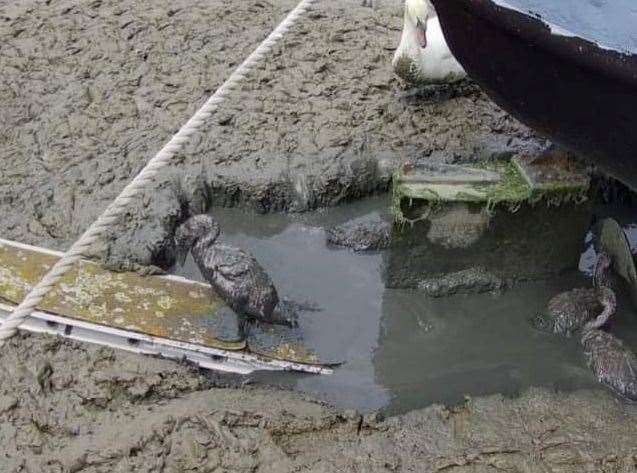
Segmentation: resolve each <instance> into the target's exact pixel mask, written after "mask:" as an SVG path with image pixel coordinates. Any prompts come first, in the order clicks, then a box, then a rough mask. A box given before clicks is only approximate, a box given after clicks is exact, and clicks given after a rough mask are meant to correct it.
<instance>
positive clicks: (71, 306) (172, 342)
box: [0, 239, 331, 374]
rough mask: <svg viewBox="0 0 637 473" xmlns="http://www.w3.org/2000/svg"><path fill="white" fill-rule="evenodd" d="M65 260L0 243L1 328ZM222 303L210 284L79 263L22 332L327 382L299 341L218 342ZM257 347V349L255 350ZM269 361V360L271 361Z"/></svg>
mask: <svg viewBox="0 0 637 473" xmlns="http://www.w3.org/2000/svg"><path fill="white" fill-rule="evenodd" d="M61 256H62V253H60V252H57V251H53V250H49V249H45V248H39V247H35V246H30V245H26V244H23V243H18V242H13V241H9V240H3V239H0V320H2V319H3V318H4V317H6V316H7V315H8V314H9V313H10V311H11V310H12V309H13V307H15V306H16V305H17V304H18V303H19V302H20V300H21V299H22V298H23V297H24V295H25V294H26V293H27V292H28V291H29V289H30V288H31V287H32V285H33V284H35V283H36V282H37V281H38V280H39V279H40V277H41V276H42V275H43V274H44V273H45V272H46V271H48V269H50V267H51V266H52V265H53V264H54V263H55V261H57V259H59V258H60V257H61ZM222 307H223V302H222V301H221V299H220V298H219V297H218V296H217V295H216V294H215V293H214V291H213V290H212V288H211V287H210V286H208V285H207V284H204V283H201V282H197V281H191V280H188V279H185V278H182V277H179V276H172V275H168V276H148V277H144V276H140V275H138V274H136V273H118V272H112V271H108V270H105V269H103V268H101V267H100V266H99V265H97V264H96V263H94V262H91V261H82V262H81V263H80V264H78V265H77V266H76V267H75V268H74V270H73V271H72V272H70V273H69V274H68V275H67V276H65V277H64V279H63V280H62V281H61V282H60V283H59V284H58V285H57V286H56V287H55V289H54V290H52V291H51V292H50V293H49V294H48V295H47V297H46V298H45V299H44V301H43V302H42V304H41V305H40V306H39V307H38V310H37V311H36V312H34V313H33V314H32V316H30V317H29V318H28V319H27V320H26V321H25V323H24V324H23V325H22V326H21V328H22V329H23V330H27V331H30V332H37V333H48V334H52V335H59V336H62V337H65V338H70V339H74V340H80V341H84V342H89V343H95V344H99V345H105V346H109V347H113V348H118V349H123V350H127V351H131V352H135V353H140V354H147V355H155V356H162V357H165V358H170V359H178V360H183V359H185V360H188V361H189V362H192V363H194V364H196V365H198V366H200V367H202V368H206V369H214V370H219V371H226V372H234V373H240V374H247V373H250V372H252V371H257V370H276V371H286V370H287V371H300V372H308V373H318V374H326V373H330V372H331V369H330V368H329V367H328V366H327V365H326V364H323V363H321V361H320V360H319V359H318V357H317V356H316V355H315V354H313V353H312V352H311V351H310V350H308V349H306V348H305V347H303V346H302V344H300V342H299V341H298V340H296V341H290V340H289V339H286V340H285V341H281V342H280V343H281V344H285V346H273V347H271V348H270V349H269V350H267V351H266V352H264V351H263V350H262V349H261V350H257V351H259V354H257V353H254V352H252V351H251V350H250V348H249V345H250V340H248V343H247V344H246V343H245V342H242V343H235V344H228V343H224V342H221V341H219V340H217V339H216V338H215V321H216V320H215V314H216V313H217V311H218V310H219V309H220V308H222ZM256 345H257V344H256V343H255V346H256ZM268 355H269V356H268Z"/></svg>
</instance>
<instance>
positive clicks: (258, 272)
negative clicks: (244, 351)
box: [175, 214, 279, 322]
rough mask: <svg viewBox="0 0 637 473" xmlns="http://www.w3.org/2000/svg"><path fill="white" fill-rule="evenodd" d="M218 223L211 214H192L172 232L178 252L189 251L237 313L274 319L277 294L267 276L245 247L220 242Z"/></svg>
mask: <svg viewBox="0 0 637 473" xmlns="http://www.w3.org/2000/svg"><path fill="white" fill-rule="evenodd" d="M219 234H220V229H219V225H218V223H217V222H216V221H215V220H214V219H213V218H212V216H210V215H206V214H202V215H195V216H193V217H191V218H189V219H188V220H187V221H186V222H184V223H183V224H182V225H181V226H180V227H179V228H178V229H177V232H176V234H175V242H176V245H177V251H178V254H180V256H181V257H182V259H183V258H185V254H187V252H188V250H190V252H191V253H192V256H193V259H194V260H195V263H197V266H198V267H199V270H200V271H201V273H202V275H203V276H204V278H205V279H206V281H208V283H209V284H210V285H211V286H212V287H213V288H214V289H215V291H216V292H217V293H218V294H219V296H221V297H222V298H223V299H224V301H225V302H226V303H227V304H228V305H229V306H230V307H231V308H232V309H233V310H234V311H236V312H237V313H240V314H244V315H247V316H249V317H254V318H256V319H259V320H261V321H265V322H273V312H274V308H275V307H276V306H277V304H278V303H279V296H278V294H277V291H276V288H275V286H274V283H273V282H272V279H271V278H270V276H269V275H268V274H267V273H266V272H265V270H264V269H263V267H262V266H261V265H260V264H259V262H258V261H257V260H256V258H255V257H254V256H253V255H252V254H251V253H249V252H248V251H246V250H243V249H241V248H237V247H235V246H232V245H229V244H226V243H223V242H219V241H218V238H219Z"/></svg>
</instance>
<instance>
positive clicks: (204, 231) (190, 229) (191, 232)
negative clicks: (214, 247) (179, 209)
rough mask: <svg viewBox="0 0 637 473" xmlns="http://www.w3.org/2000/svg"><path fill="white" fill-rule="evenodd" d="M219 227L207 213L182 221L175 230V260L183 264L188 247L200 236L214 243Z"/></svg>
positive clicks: (219, 230) (217, 236) (219, 231)
mask: <svg viewBox="0 0 637 473" xmlns="http://www.w3.org/2000/svg"><path fill="white" fill-rule="evenodd" d="M220 233H221V228H220V227H219V224H218V223H217V221H216V220H215V219H214V218H212V216H211V215H208V214H200V215H195V216H193V217H190V218H189V219H188V220H186V221H185V222H184V223H182V224H181V225H179V227H178V228H177V231H176V232H175V249H176V252H177V262H178V263H179V264H180V265H183V264H184V262H185V261H186V256H188V252H189V251H190V248H192V246H193V245H194V244H195V243H197V241H198V240H199V239H201V238H205V239H206V241H208V242H210V243H214V242H215V241H216V240H217V238H219V234H220Z"/></svg>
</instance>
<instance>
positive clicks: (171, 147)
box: [0, 0, 318, 347]
mask: <svg viewBox="0 0 637 473" xmlns="http://www.w3.org/2000/svg"><path fill="white" fill-rule="evenodd" d="M317 1H318V0H302V1H301V2H300V3H299V4H298V5H297V6H296V7H295V8H294V10H292V11H291V12H290V13H289V14H288V16H287V17H285V19H284V20H283V21H282V22H281V23H280V24H279V26H277V27H276V29H275V30H274V31H272V33H270V35H269V36H268V37H267V38H266V39H265V40H264V41H263V42H262V43H261V44H260V45H259V47H258V48H257V49H255V50H254V51H253V52H252V54H250V56H248V57H247V59H246V60H245V61H244V62H243V63H242V64H241V65H240V66H239V67H238V68H237V69H236V70H235V71H234V72H233V73H232V74H231V75H230V77H228V79H227V80H226V81H225V82H224V83H223V84H222V85H221V87H219V88H218V89H217V91H216V92H215V93H214V94H213V95H212V96H210V98H208V100H207V101H206V103H205V104H204V105H203V106H202V107H201V108H200V109H199V110H198V111H197V113H195V114H194V115H193V116H192V117H191V118H190V120H188V121H187V122H186V123H185V124H184V126H182V127H181V129H180V130H179V131H178V132H177V133H176V134H175V135H174V136H173V137H172V138H171V139H170V141H168V143H166V144H165V145H164V147H163V148H162V149H161V150H160V151H159V152H158V153H157V154H156V155H155V157H153V158H152V159H151V160H150V161H148V163H147V164H146V166H145V167H144V169H142V170H141V172H140V173H139V174H138V175H137V176H136V177H135V179H133V180H132V181H131V182H130V183H129V184H128V185H127V186H126V187H125V188H124V190H123V191H122V192H121V194H119V195H118V196H117V197H116V198H115V200H114V201H113V202H112V203H111V204H110V205H109V206H108V207H107V209H106V210H105V211H104V213H103V214H102V215H100V216H99V217H98V219H97V220H96V221H95V222H93V224H92V225H91V226H90V227H89V228H88V229H87V230H86V232H84V234H83V235H82V236H81V237H80V238H79V240H77V241H76V242H75V243H73V245H72V246H71V248H69V250H68V251H67V252H66V253H65V254H64V256H62V258H61V259H60V260H58V262H57V263H55V265H54V266H53V268H51V270H50V271H49V272H48V273H47V274H46V275H45V276H44V277H43V278H42V279H41V280H40V282H39V283H38V284H37V285H36V286H35V287H33V289H31V291H30V292H29V293H28V294H27V295H26V297H25V298H24V300H23V301H22V302H21V303H20V305H18V306H17V307H16V308H15V310H14V311H13V312H12V313H11V314H10V315H9V316H8V317H7V318H6V319H5V320H4V322H3V323H2V325H0V347H2V346H3V345H4V343H5V341H6V340H7V339H9V338H11V337H12V336H13V335H15V333H16V332H17V331H18V327H20V325H21V324H22V322H24V320H25V319H26V318H27V317H28V316H29V315H31V313H32V312H33V311H34V310H35V308H36V307H37V306H38V305H39V304H40V303H41V302H42V299H44V297H45V296H46V294H47V293H48V292H49V291H50V290H51V289H52V288H53V286H55V284H56V283H58V282H59V281H60V279H61V278H62V277H63V276H64V275H65V274H66V273H67V272H68V271H69V270H70V269H71V267H72V266H73V265H74V264H75V263H77V262H78V261H79V260H80V259H81V258H82V255H83V254H84V253H85V251H86V250H87V249H89V248H90V247H91V246H92V245H93V244H94V243H95V242H96V241H98V240H99V239H100V238H101V237H102V236H103V235H104V233H105V232H106V230H107V229H108V228H109V227H110V226H111V225H112V224H114V223H115V222H116V221H117V220H118V218H119V217H120V216H121V215H122V214H123V213H124V211H125V210H126V208H127V207H128V205H129V204H130V203H131V202H133V201H134V200H135V198H137V197H138V196H139V195H140V193H141V191H142V190H144V189H145V188H147V187H148V186H149V185H150V184H151V183H152V182H151V181H152V180H153V179H154V177H155V176H156V175H157V173H158V172H159V171H160V170H161V169H163V168H165V167H167V166H168V165H169V164H170V160H171V159H172V158H173V157H174V156H175V154H177V152H179V151H180V150H181V149H182V148H183V146H184V145H185V144H186V143H187V142H188V141H189V140H190V138H191V137H192V136H193V135H194V134H195V133H196V132H197V131H199V130H200V129H201V128H202V127H203V125H204V124H205V121H206V119H208V118H209V117H210V116H211V115H212V114H213V113H214V112H215V111H216V110H217V108H218V107H219V105H220V104H221V103H222V102H223V101H224V100H225V99H226V98H227V97H228V95H229V94H230V92H232V91H233V90H234V89H236V87H237V86H238V85H239V83H240V82H241V81H242V80H243V79H245V78H246V75H247V74H248V73H249V72H250V70H251V69H253V68H254V66H256V65H257V64H258V63H259V62H260V61H261V60H262V59H263V58H264V57H265V55H266V54H267V53H268V52H270V50H271V49H272V47H273V46H274V45H275V44H276V43H277V42H278V41H279V40H281V38H283V35H284V34H285V33H287V32H288V31H289V29H290V28H291V27H292V25H294V23H295V22H296V21H297V20H298V19H299V18H300V17H301V16H302V15H303V14H304V13H306V12H307V11H308V10H309V8H310V7H311V6H312V4H313V3H316V2H317Z"/></svg>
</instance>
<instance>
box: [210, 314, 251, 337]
mask: <svg viewBox="0 0 637 473" xmlns="http://www.w3.org/2000/svg"><path fill="white" fill-rule="evenodd" d="M212 320H213V322H212V324H211V325H212V326H213V329H214V332H215V338H216V339H217V340H219V341H220V342H225V343H239V342H242V341H243V340H245V327H246V318H245V317H244V316H243V315H239V314H237V313H236V312H235V311H234V310H232V309H231V308H230V307H228V306H223V307H221V308H220V309H219V310H218V311H217V312H216V313H215V315H214V318H213V319H212Z"/></svg>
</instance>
